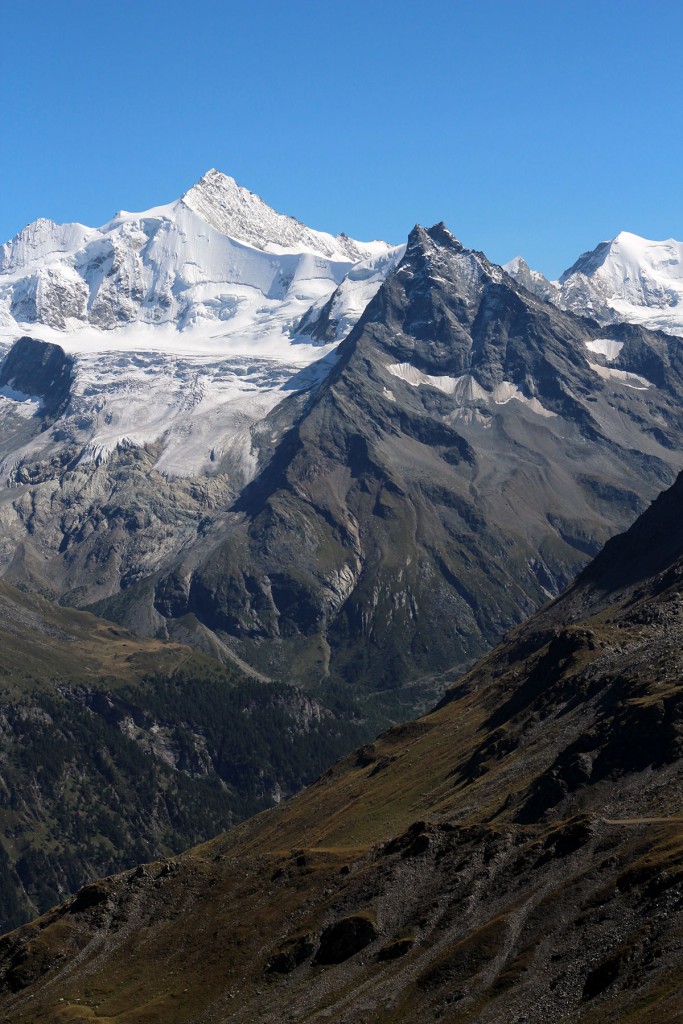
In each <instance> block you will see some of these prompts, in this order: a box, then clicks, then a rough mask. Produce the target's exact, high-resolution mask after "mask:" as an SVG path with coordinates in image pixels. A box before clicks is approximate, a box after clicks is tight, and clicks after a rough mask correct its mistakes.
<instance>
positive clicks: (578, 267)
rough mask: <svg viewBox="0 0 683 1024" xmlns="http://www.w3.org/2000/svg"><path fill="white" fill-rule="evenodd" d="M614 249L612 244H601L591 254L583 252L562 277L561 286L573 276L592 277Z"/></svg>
mask: <svg viewBox="0 0 683 1024" xmlns="http://www.w3.org/2000/svg"><path fill="white" fill-rule="evenodd" d="M611 248H612V242H611V241H610V242H600V244H599V245H596V247H595V249H591V250H590V251H589V252H583V253H581V255H580V256H579V258H578V260H577V261H576V262H575V263H572V265H571V267H569V268H568V269H567V270H565V272H564V273H563V274H562V275H561V277H560V284H564V282H565V281H566V280H567V278H569V277H571V276H572V274H585V275H586V276H590V275H591V274H593V273H595V271H596V270H597V269H598V267H601V266H602V265H603V263H604V262H605V260H606V259H607V257H608V256H609V254H610V250H611Z"/></svg>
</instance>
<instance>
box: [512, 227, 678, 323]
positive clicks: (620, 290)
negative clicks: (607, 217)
mask: <svg viewBox="0 0 683 1024" xmlns="http://www.w3.org/2000/svg"><path fill="white" fill-rule="evenodd" d="M504 269H505V270H506V271H507V272H508V273H509V274H510V275H511V276H512V277H514V278H515V279H516V280H517V281H518V282H519V283H520V284H521V285H523V286H524V287H525V288H527V289H528V290H529V291H531V292H534V293H535V294H536V295H539V296H540V297H541V298H544V299H547V300H549V301H551V302H554V303H555V304H556V305H557V306H559V307H560V308H561V309H567V310H569V311H570V312H572V313H577V314H578V315H579V316H589V317H592V318H594V319H596V320H598V321H599V322H601V323H615V322H621V321H626V322H628V323H637V324H641V325H642V326H643V327H648V328H650V329H651V330H661V331H666V332H667V333H668V334H675V335H681V336H683V243H681V242H677V241H675V239H673V238H668V239H666V240H665V241H662V242H656V241H651V240H650V239H647V238H641V237H640V236H639V235H634V234H631V233H630V232H629V231H622V232H620V234H618V235H617V236H616V238H613V239H612V241H609V242H601V243H600V244H599V245H598V246H597V247H596V248H595V249H592V250H591V251H590V252H585V253H583V255H581V256H579V258H578V260H577V261H576V263H574V264H573V265H572V266H571V267H569V269H568V270H565V272H564V274H562V276H561V277H560V278H559V280H558V281H548V280H547V279H546V278H545V277H544V276H543V275H542V274H540V273H539V272H538V271H536V270H531V269H530V268H529V267H528V265H527V264H526V262H525V261H524V260H523V259H521V257H516V258H515V259H514V260H511V261H510V262H509V263H507V264H506V265H505V267H504Z"/></svg>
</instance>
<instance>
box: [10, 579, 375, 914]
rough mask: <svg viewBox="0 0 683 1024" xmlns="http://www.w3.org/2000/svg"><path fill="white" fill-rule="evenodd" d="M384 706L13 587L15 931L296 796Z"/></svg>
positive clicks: (371, 728) (371, 726)
mask: <svg viewBox="0 0 683 1024" xmlns="http://www.w3.org/2000/svg"><path fill="white" fill-rule="evenodd" d="M378 728H379V718H378V717H377V715H376V714H374V713H373V711H372V709H371V708H368V707H367V706H365V707H364V709H363V717H361V711H360V706H359V705H357V704H356V703H355V702H354V700H353V698H349V697H348V696H347V697H345V698H344V700H343V701H342V700H340V699H339V697H338V696H337V695H336V694H335V693H334V692H332V691H327V692H326V693H324V694H318V695H307V694H304V693H302V692H301V691H299V690H297V689H296V688H294V687H290V686H288V685H286V684H284V683H279V684H270V683H264V682H262V681H260V680H257V679H254V678H250V677H248V676H247V675H245V673H244V672H242V671H241V670H240V669H239V668H238V667H236V666H234V665H230V666H226V665H221V664H219V663H218V662H216V661H214V660H213V659H211V658H208V657H206V656H204V655H202V654H199V653H197V652H196V651H193V650H192V649H191V648H189V647H186V646H183V645H182V644H174V643H165V642H162V641H158V640H145V639H140V638H137V637H135V636H133V635H132V634H131V633H129V632H127V631H126V630H123V629H121V628H120V627H117V626H114V625H112V624H111V623H108V622H105V621H104V620H102V619H97V618H96V617H95V616H93V615H90V614H88V613H85V612H78V611H74V610H73V609H67V608H60V607H56V606H53V605H51V604H50V603H49V602H47V601H45V600H43V599H41V598H37V597H34V596H31V595H27V594H23V593H21V592H19V591H16V590H14V589H13V588H12V587H9V586H7V585H6V584H3V583H0V930H3V931H4V930H6V929H7V928H9V927H12V926H14V925H17V924H19V923H21V922H22V921H25V920H27V919H28V918H30V917H31V916H33V915H35V914H36V913H39V912H41V911H43V910H45V909H47V908H48V907H49V906H51V905H52V904H54V903H55V902H57V901H59V900H61V899H64V897H65V896H67V895H68V894H69V893H71V892H75V891H76V890H77V889H78V888H80V887H81V886H82V885H83V884H85V883H86V882H88V881H89V880H92V879H95V878H97V877H98V876H100V875H102V874H107V873H110V872H112V871H117V870H122V869H124V868H126V867H129V866H131V865H133V864H136V863H137V862H138V861H141V860H149V859H150V858H154V857H159V856H169V855H172V854H174V853H177V852H179V851H180V850H183V849H186V848H187V847H188V846H190V845H191V844H193V843H196V842H200V841H201V840H205V839H207V838H209V837H211V836H213V835H215V834H216V833H218V832H221V831H223V830H224V829H225V828H227V827H228V826H230V825H232V824H233V823H235V822H236V821H240V820H242V819H243V818H245V817H248V816H249V815H250V814H254V813H255V812H257V811H259V810H261V809H262V808H264V807H269V806H272V805H273V804H274V803H276V802H277V801H278V800H280V799H281V798H282V797H284V796H288V795H291V794H292V793H294V792H296V791H297V790H299V789H300V788H301V787H302V786H304V785H305V784H306V783H308V782H311V781H312V780H313V779H314V778H315V777H316V775H317V774H318V773H319V772H320V771H321V770H322V769H324V768H326V767H327V765H328V764H329V763H330V762H331V761H332V760H333V759H334V758H335V757H338V756H339V755H340V754H342V753H345V752H346V751H347V750H349V749H350V748H351V747H352V746H354V744H355V743H358V742H359V740H360V739H362V738H364V737H366V736H369V735H374V733H375V732H376V731H377V729H378Z"/></svg>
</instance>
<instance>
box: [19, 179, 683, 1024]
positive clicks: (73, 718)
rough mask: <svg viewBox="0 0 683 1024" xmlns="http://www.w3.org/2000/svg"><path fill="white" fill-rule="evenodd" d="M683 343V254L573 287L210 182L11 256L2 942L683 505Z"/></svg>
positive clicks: (458, 665)
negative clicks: (681, 484) (282, 210)
mask: <svg viewBox="0 0 683 1024" xmlns="http://www.w3.org/2000/svg"><path fill="white" fill-rule="evenodd" d="M681 337H683V247H682V246H681V245H680V244H679V243H676V242H673V241H668V242H648V241H646V240H644V239H640V238H637V237H636V236H633V235H628V234H625V233H622V234H621V235H619V236H618V237H617V238H616V239H614V240H613V241H612V242H606V243H601V245H600V246H598V248H597V249H596V250H595V251H594V252H592V253H588V254H585V255H584V256H582V257H580V259H579V260H578V261H577V263H576V264H575V265H574V266H573V267H572V268H570V270H569V271H567V272H566V274H565V275H563V276H562V278H561V279H560V281H559V282H548V281H546V280H545V279H544V278H543V277H542V276H541V275H540V274H538V273H537V272H535V271H532V270H530V269H529V267H528V266H527V265H526V264H525V263H524V261H523V260H521V259H517V260H514V261H512V263H511V264H509V265H508V266H507V268H501V267H498V266H496V265H493V264H491V263H490V262H489V261H488V260H487V258H486V257H485V256H484V255H483V254H482V253H480V252H475V251H472V250H468V249H466V248H465V247H464V246H463V245H461V244H460V242H458V240H457V239H456V238H455V237H454V236H453V235H452V234H451V233H450V231H449V230H448V229H447V228H446V227H445V226H444V225H443V224H437V225H435V226H434V227H431V228H428V229H425V228H423V227H420V226H416V227H415V228H414V229H413V231H412V232H411V233H410V236H409V237H408V239H407V240H406V242H405V244H401V245H389V244H387V243H385V242H380V241H373V242H368V243H364V242H358V241H354V240H353V239H351V238H349V237H347V236H346V235H338V236H332V235H329V234H326V233H324V232H319V231H315V230H312V229H309V228H307V227H305V226H304V225H302V224H300V223H299V222H298V221H296V220H294V219H293V218H291V217H287V216H283V215H281V214H278V213H275V212H274V211H273V210H272V209H270V208H269V207H268V206H267V205H266V204H265V203H264V202H263V201H262V200H261V199H259V198H258V197H257V196H255V195H253V194H252V193H250V192H248V191H247V190H246V189H244V188H242V187H240V186H239V185H237V184H236V182H235V181H234V180H233V179H232V178H229V177H227V176H225V175H223V174H221V173H219V172H217V171H209V172H208V174H206V175H205V176H204V177H203V178H202V179H201V181H200V182H199V183H198V184H197V185H195V186H193V187H192V188H191V189H190V190H189V191H188V192H186V193H185V195H184V196H182V198H180V199H179V200H177V201H176V202H174V203H171V204H169V205H166V206H159V207H155V208H154V209H152V210H149V211H146V212H144V213H136V214H132V213H126V212H120V213H119V214H117V215H116V216H115V217H114V219H113V220H112V221H110V222H109V223H107V224H105V225H104V226H103V227H101V228H98V229H94V228H88V227H84V226H83V225H80V224H69V225H57V224H55V223H53V222H51V221H48V220H38V221H35V222H34V223H33V224H31V225H29V226H28V227H27V228H25V229H24V230H23V231H22V232H20V233H19V235H17V236H16V237H15V238H14V239H12V240H11V241H10V242H8V243H7V244H5V245H4V246H2V248H0V343H1V344H2V346H3V348H2V354H3V361H2V364H1V365H0V575H1V576H2V584H1V586H2V590H1V591H0V598H1V599H2V601H3V602H4V607H6V608H7V609H8V611H7V636H8V637H11V640H8V642H7V645H6V647H5V648H4V650H5V653H4V654H2V655H0V670H1V671H2V672H3V674H4V676H5V677H6V680H7V686H6V688H5V689H4V691H3V698H2V699H3V709H4V711H3V714H4V719H3V721H4V722H5V723H6V724H3V726H2V734H1V735H0V766H1V768H0V773H1V774H2V777H3V780H4V787H5V789H4V792H5V796H4V797H3V798H2V800H3V801H4V803H3V804H2V817H1V819H0V821H1V830H0V842H1V843H2V846H3V849H4V854H5V856H4V859H3V860H2V862H1V863H0V871H1V872H2V878H0V882H1V884H2V892H3V893H4V894H6V898H7V901H8V902H7V904H6V906H5V907H4V909H3V913H4V920H5V922H6V923H11V924H15V923H17V922H18V921H19V920H22V919H25V918H26V917H27V916H28V915H29V914H31V913H34V912H36V911H43V910H45V909H47V907H48V906H49V905H50V904H51V903H53V902H55V900H56V899H58V898H62V897H63V896H64V895H66V894H67V893H68V892H70V891H73V890H74V889H75V888H78V886H79V885H80V884H81V883H82V882H83V881H85V880H86V879H88V878H93V877H95V876H97V875H99V874H103V873H107V872H109V871H113V870H120V869H121V868H124V867H127V866H130V865H132V864H134V863H135V862H136V861H137V860H141V859H149V858H150V857H157V856H161V855H163V856H169V855H171V854H174V853H176V852H178V851H179V850H180V849H182V848H184V847H186V846H187V845H189V844H190V843H192V842H196V841H199V840H200V839H208V838H209V837H210V836H212V835H214V834H215V833H216V832H217V831H219V830H220V829H221V828H223V827H224V826H226V825H228V824H232V823H233V822H234V821H235V820H237V819H239V818H242V817H245V816H246V815H247V814H250V813H253V812H254V811H257V810H260V809H261V808H262V807H265V806H268V805H272V804H273V803H276V802H277V801H278V800H279V799H280V797H281V796H283V795H284V796H288V795H290V794H291V793H293V792H294V791H295V790H296V789H297V788H299V787H300V786H302V785H304V784H305V783H307V782H310V781H311V780H312V779H313V778H314V777H315V775H316V774H317V773H318V772H319V771H321V770H323V769H324V768H326V767H327V766H328V765H329V763H330V762H331V761H332V760H333V759H334V758H335V757H337V756H339V755H340V754H342V753H345V752H347V751H348V750H349V749H351V748H352V747H353V746H354V745H357V744H358V743H361V742H366V741H368V740H370V739H371V738H372V737H373V736H374V735H376V733H377V731H378V730H379V729H380V728H382V727H385V726H387V725H388V724H390V723H391V722H397V721H404V720H405V719H407V718H410V717H412V716H413V715H414V714H415V713H418V712H422V711H424V710H426V709H427V708H428V707H430V706H432V705H433V703H434V702H435V701H436V700H438V699H439V698H441V697H442V695H443V693H444V691H445V690H446V688H447V686H448V685H449V684H450V683H453V682H454V681H455V680H456V679H457V678H458V676H459V675H460V674H461V673H463V672H465V671H466V670H468V669H469V668H470V666H471V665H472V664H473V662H474V661H475V660H476V659H477V658H479V657H481V656H483V655H485V654H486V653H487V652H488V651H490V649H491V647H492V646H493V645H494V644H495V643H496V642H497V641H498V640H499V639H500V638H501V637H502V636H503V635H504V634H505V633H506V631H508V630H510V629H513V628H514V627H517V626H518V625H519V624H520V623H521V622H522V621H524V620H525V619H526V618H527V616H528V615H530V614H531V613H532V612H534V611H535V610H536V609H538V608H539V607H540V606H541V605H543V604H544V603H545V602H546V601H547V600H548V599H551V598H555V597H556V596H557V595H558V594H559V593H561V592H562V591H563V590H564V588H565V587H566V586H567V585H568V584H569V583H570V581H571V580H572V579H573V578H574V576H575V575H576V573H577V572H578V571H579V570H581V569H582V568H583V567H584V566H585V565H586V563H587V562H588V561H589V559H590V558H591V557H592V556H594V555H595V554H597V552H599V551H600V549H601V548H602V547H603V545H604V543H605V542H606V541H607V540H608V539H609V538H610V537H612V536H613V535H615V534H617V533H619V532H621V531H623V530H625V529H626V528H628V527H629V526H630V525H631V524H632V523H633V521H634V520H635V519H636V517H637V516H638V514H639V513H641V512H642V511H643V510H644V509H645V508H646V507H647V506H648V505H649V503H650V502H651V501H652V500H653V499H654V498H655V497H656V496H657V494H658V493H659V492H660V491H662V490H663V489H664V488H666V487H668V486H670V485H671V484H672V482H673V481H674V480H675V478H676V476H677V473H678V472H679V471H680V470H681V469H682V468H683V359H682V357H681V345H682V344H683V342H682V341H681ZM563 607H566V605H565V606H563ZM76 609H78V610H76ZM37 637H39V638H41V639H40V643H38V644H37V641H36V638H37ZM29 641H30V642H29ZM24 648H25V650H26V655H25V657H26V661H25V662H24V661H23V660H22V651H23V649H24ZM450 713H451V712H449V714H450ZM491 714H493V711H491ZM246 720H249V723H250V724H249V728H248V729H246V731H244V730H243V729H242V723H244V722H245V721H246ZM55 737H58V738H59V740H58V742H57V740H56V739H55ZM47 738H52V739H54V743H52V742H47ZM27 746H28V747H30V749H31V750H32V751H33V753H32V755H31V757H29V758H28V759H27V758H26V757H25V756H23V754H22V751H23V750H25V748H26V747H27ZM124 748H125V749H124ZM93 749H94V750H97V751H100V752H102V751H103V752H104V753H102V755H101V756H100V755H99V754H98V757H93V756H91V755H92V751H93ZM29 762H30V763H29ZM142 776H144V777H145V778H147V779H149V780H150V784H149V786H148V787H147V788H146V789H145V787H141V788H140V789H139V790H138V789H137V788H136V786H135V785H134V779H135V778H136V777H137V778H140V777H142ZM17 794H26V795H25V796H24V795H21V796H19V797H18V796H17ZM159 794H163V800H162V799H161V797H160V796H159ZM65 801H66V804H65ZM63 806H67V807H71V808H72V809H73V808H74V807H75V808H78V809H80V811H79V815H78V821H79V825H78V827H77V828H76V831H75V832H73V834H71V833H69V832H68V830H67V832H65V831H64V829H65V822H66V819H67V817H68V819H69V822H71V825H70V827H71V826H73V822H74V820H75V818H74V815H73V814H71V813H70V815H67V814H66V811H64V809H63ZM102 807H103V808H104V810H102V812H101V813H99V816H98V813H97V812H96V810H97V808H102ZM74 827H75V826H74ZM297 842H298V843H299V845H302V846H303V845H306V844H305V843H304V841H303V839H301V840H300V841H299V840H297ZM74 851H77V852H76V853H75V854H74ZM344 856H346V854H345V855H344ZM46 865H48V867H46ZM169 871H171V869H170V868H169ZM173 871H175V868H173ZM4 898H5V896H3V899H4ZM41 941H42V940H41ZM79 941H80V940H79ZM13 955H14V954H13ZM48 959H49V957H48ZM13 962H14V961H13ZM13 984H14V982H12V985H13ZM112 1012H113V1011H112ZM117 1012H118V1011H117ZM202 1012H203V1011H202ZM162 1018H163V1015H162V1017H160V1018H159V1019H162ZM36 1019H37V1018H36ZM122 1019H123V1018H122ZM131 1019H132V1018H131ZM140 1019H143V1018H140ZM145 1019H146V1018H145ZM149 1019H150V1020H151V1019H156V1018H154V1017H150V1018H149ZM164 1019H165V1018H164ZM168 1019H172V1018H171V1016H169V1017H168ZM179 1019H185V1018H179ZM187 1019H190V1018H187ZM197 1019H208V1018H203V1017H199V1018H197ZM244 1019H245V1020H246V1019H255V1018H254V1017H253V1016H252V1017H251V1018H248V1017H245V1018H244ZM259 1019H261V1018H259ZM263 1019H267V1018H266V1017H264V1018H263ZM387 1019H389V1018H387ZM463 1019H464V1018H463Z"/></svg>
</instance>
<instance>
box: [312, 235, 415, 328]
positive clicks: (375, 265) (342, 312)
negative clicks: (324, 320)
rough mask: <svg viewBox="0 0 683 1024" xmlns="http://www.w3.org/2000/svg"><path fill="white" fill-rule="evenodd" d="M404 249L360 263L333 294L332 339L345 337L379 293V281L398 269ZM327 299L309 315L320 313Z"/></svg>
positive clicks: (331, 309)
mask: <svg viewBox="0 0 683 1024" xmlns="http://www.w3.org/2000/svg"><path fill="white" fill-rule="evenodd" d="M405 251H406V246H405V245H396V246H393V248H390V249H388V250H386V251H385V252H383V253H381V255H379V256H371V257H370V258H369V259H366V260H361V261H360V262H359V263H356V265H355V266H354V267H352V268H351V270H349V272H348V274H347V275H346V277H345V278H344V280H343V281H342V282H341V284H340V285H339V287H338V288H337V289H336V291H335V292H334V293H333V296H332V303H331V306H330V309H329V314H328V315H329V319H330V321H331V322H332V323H334V325H335V332H334V340H335V341H341V340H342V339H343V338H345V337H346V336H347V335H348V334H349V332H350V331H351V329H352V328H353V327H354V325H355V324H356V323H357V322H358V320H359V319H360V317H361V315H362V313H363V311H364V310H365V308H366V306H367V305H368V303H369V302H370V301H371V299H374V297H375V295H376V294H377V292H378V291H379V289H380V287H381V285H382V283H383V281H384V280H385V279H386V278H387V277H388V275H389V274H390V273H391V272H392V271H393V270H394V269H395V268H396V267H397V266H398V264H399V263H400V262H401V260H402V259H403V256H404V255H405ZM328 301H329V300H327V299H326V300H321V301H319V302H318V303H317V304H316V305H315V306H314V307H313V308H312V309H311V313H310V314H309V318H314V314H320V313H321V312H322V310H323V307H324V306H325V305H326V304H327V302H328Z"/></svg>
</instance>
